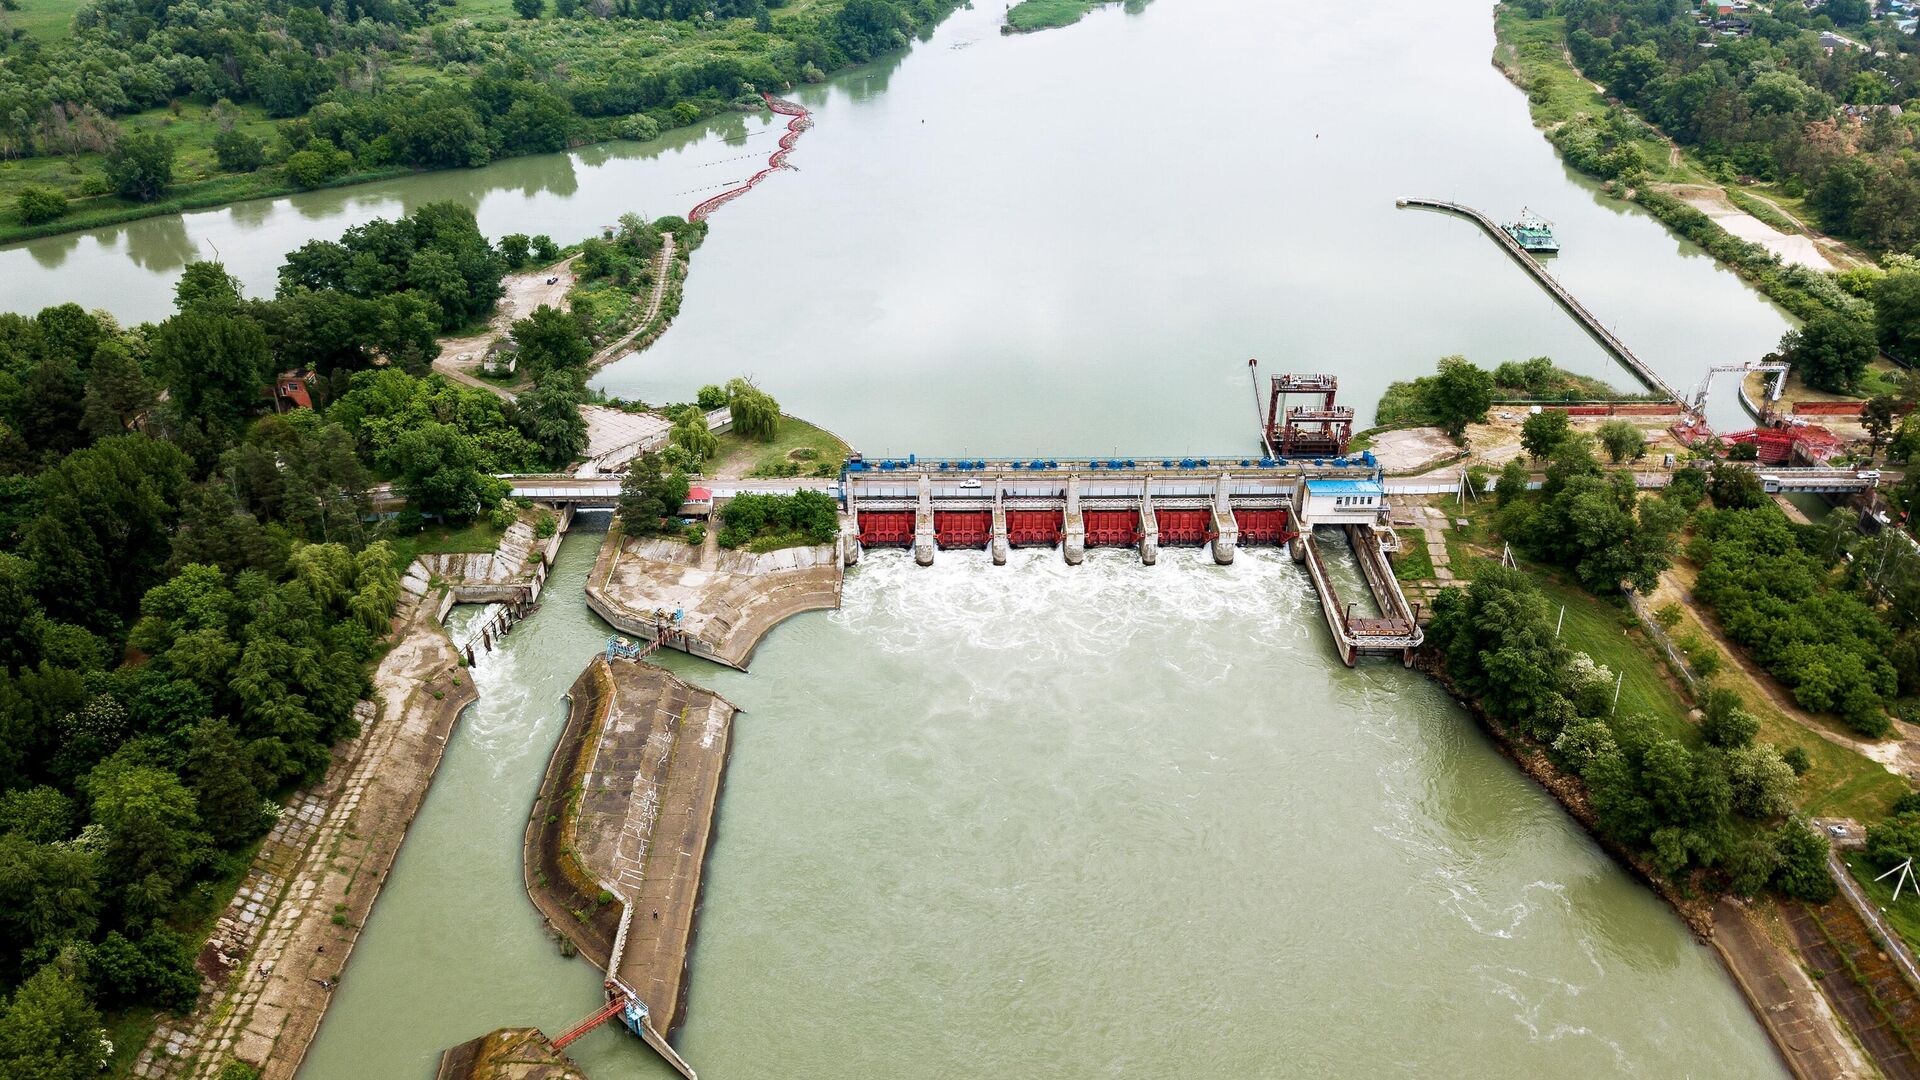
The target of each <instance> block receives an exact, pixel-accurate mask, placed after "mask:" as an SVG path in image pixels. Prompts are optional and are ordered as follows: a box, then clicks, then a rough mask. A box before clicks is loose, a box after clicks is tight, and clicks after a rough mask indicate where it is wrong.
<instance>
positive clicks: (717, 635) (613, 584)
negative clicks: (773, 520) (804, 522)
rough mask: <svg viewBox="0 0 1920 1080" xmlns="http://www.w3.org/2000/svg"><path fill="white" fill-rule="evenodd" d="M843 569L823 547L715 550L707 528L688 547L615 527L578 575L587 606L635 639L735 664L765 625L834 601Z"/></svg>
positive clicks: (748, 653)
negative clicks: (585, 572)
mask: <svg viewBox="0 0 1920 1080" xmlns="http://www.w3.org/2000/svg"><path fill="white" fill-rule="evenodd" d="M843 574H844V570H843V568H842V566H841V561H840V559H839V557H838V555H837V554H836V551H835V548H834V546H833V545H831V544H827V545H820V546H818V547H798V548H786V549H783V550H780V551H773V552H768V553H766V554H764V555H754V554H750V553H747V552H737V551H723V550H721V549H720V548H719V546H718V545H717V544H716V543H715V538H714V534H713V533H712V532H709V533H708V534H707V539H706V543H705V544H703V545H701V546H699V547H695V546H693V545H690V544H686V543H682V542H681V541H679V540H678V539H673V538H667V539H657V538H628V537H627V536H625V535H624V534H623V533H622V532H621V530H620V529H619V528H618V527H615V528H612V529H609V530H607V538H606V540H605V542H604V543H602V545H601V548H600V557H599V559H598V560H597V561H596V562H595V563H594V566H593V575H592V576H591V577H589V578H588V579H587V589H586V593H587V606H589V607H591V608H592V609H593V610H594V611H595V612H596V613H598V614H599V615H600V617H601V618H603V619H605V620H607V621H608V622H609V623H612V624H613V625H614V626H615V627H616V628H618V629H619V630H621V631H623V632H624V633H627V634H631V635H633V636H635V637H638V638H640V639H641V640H643V641H652V640H654V639H655V638H657V637H663V636H664V637H665V639H666V640H665V642H664V644H665V645H666V646H667V647H668V648H673V649H679V650H680V651H682V652H686V653H690V654H692V655H694V656H698V657H702V658H704V659H707V660H712V661H714V662H715V663H719V664H725V665H727V666H728V667H734V668H741V669H744V668H745V667H746V666H747V661H748V660H750V659H752V657H753V650H754V649H755V648H756V647H758V646H759V644H760V641H761V639H762V638H764V637H766V636H767V633H768V632H769V631H771V630H772V629H773V628H774V627H776V626H778V625H780V624H781V623H783V622H785V621H786V620H788V619H790V618H792V617H793V616H795V615H798V614H800V613H802V612H806V611H820V610H829V609H833V608H837V607H839V606H840V585H841V579H842V577H843ZM676 612H679V613H680V616H681V617H680V619H679V620H678V621H677V622H676V621H675V619H674V614H675V613H676ZM668 631H671V632H670V633H669V632H668Z"/></svg>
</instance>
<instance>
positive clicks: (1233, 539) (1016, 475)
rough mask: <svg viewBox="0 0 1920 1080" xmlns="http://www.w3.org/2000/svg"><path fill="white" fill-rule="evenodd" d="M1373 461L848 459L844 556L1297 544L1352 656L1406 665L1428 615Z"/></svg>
mask: <svg viewBox="0 0 1920 1080" xmlns="http://www.w3.org/2000/svg"><path fill="white" fill-rule="evenodd" d="M1381 481H1382V478H1381V473H1380V470H1379V469H1378V467H1377V466H1376V465H1375V464H1374V463H1373V460H1372V457H1371V455H1364V456H1362V457H1357V458H1335V459H1333V460H1331V461H1328V460H1326V459H1319V460H1315V461H1311V462H1289V461H1287V460H1286V459H1284V458H1260V459H1257V460H1256V459H1252V458H1244V459H1231V460H1229V459H1215V458H1180V459H1173V458H1154V459H1139V458H1119V457H1114V458H1090V459H1082V460H1073V461H1058V460H1030V461H1021V460H1014V459H996V460H987V459H965V460H959V459H953V458H945V459H928V460H924V461H923V460H921V459H919V458H917V457H912V458H908V459H906V460H904V461H899V460H886V461H879V462H869V461H862V460H855V461H852V462H849V463H848V466H847V469H846V471H845V472H843V473H842V475H841V497H842V500H843V508H844V511H845V516H844V517H843V519H842V526H841V528H842V534H841V552H842V557H843V559H844V560H845V562H846V563H847V565H852V564H854V563H855V562H858V561H859V558H860V554H861V552H862V551H863V550H864V549H866V548H869V547H898V548H911V549H912V550H913V554H914V559H915V561H917V562H918V563H919V564H920V565H922V566H930V565H932V563H933V561H934V558H935V556H936V553H937V552H939V551H940V550H941V549H949V550H952V549H984V550H986V551H988V552H989V553H990V554H991V557H992V559H993V562H994V564H995V565H1003V564H1005V562H1006V560H1007V551H1008V549H1010V548H1015V547H1056V546H1057V547H1058V548H1059V549H1060V551H1061V553H1062V556H1063V557H1064V558H1065V559H1066V561H1067V562H1068V564H1070V565H1078V564H1079V563H1080V562H1081V561H1083V560H1084V559H1085V558H1086V553H1087V549H1089V548H1101V547H1110V548H1132V549H1134V550H1136V551H1138V552H1139V554H1140V559H1141V561H1142V562H1144V563H1146V564H1148V565H1152V564H1153V563H1155V562H1156V561H1157V560H1158V559H1159V553H1160V549H1161V548H1162V547H1169V546H1188V547H1206V548H1208V549H1209V550H1210V551H1211V552H1212V555H1213V559H1214V561H1215V562H1217V563H1220V564H1222V565H1225V564H1227V563H1231V562H1232V561H1233V558H1234V553H1235V552H1236V551H1237V550H1238V549H1239V548H1240V547H1241V546H1243V545H1249V544H1251V545H1267V546H1278V545H1285V546H1286V547H1287V549H1288V552H1289V554H1291V555H1292V556H1293V558H1294V560H1295V561H1296V562H1300V563H1303V564H1305V566H1306V567H1307V570H1308V575H1309V577H1310V578H1311V579H1312V581H1313V585H1314V589H1315V591H1316V592H1317V593H1318V594H1319V596H1320V602H1321V607H1322V610H1323V611H1324V612H1325V613H1326V618H1327V626H1328V629H1329V630H1331V631H1332V632H1333V636H1334V640H1335V643H1336V645H1337V646H1338V648H1339V651H1340V655H1341V659H1342V660H1344V661H1345V662H1346V663H1347V664H1349V665H1352V664H1353V663H1354V662H1355V661H1356V660H1357V659H1358V658H1359V657H1360V656H1363V655H1389V656H1398V657H1400V658H1401V660H1402V661H1403V662H1410V661H1411V659H1412V655H1413V650H1414V649H1416V648H1418V647H1419V645H1420V642H1421V640H1422V633H1421V630H1420V626H1419V619H1418V612H1417V611H1415V610H1414V609H1413V608H1412V607H1411V606H1410V605H1409V604H1408V602H1407V599H1406V597H1405V596H1404V595H1403V594H1402V593H1401V591H1400V586H1399V584H1398V582H1396V581H1395V580H1394V577H1393V572H1392V569H1391V567H1390V566H1389V564H1388V559H1387V553H1388V551H1390V550H1391V549H1392V547H1391V545H1393V544H1394V542H1395V541H1394V539H1393V537H1394V534H1393V532H1392V530H1391V529H1390V528H1387V521H1388V505H1387V499H1388V496H1387V492H1386V490H1385V488H1384V486H1383V484H1382V482H1381ZM1316 526H1333V527H1335V528H1337V529H1340V530H1344V532H1345V533H1346V537H1347V540H1348V542H1349V543H1351V545H1352V547H1353V551H1354V557H1355V562H1356V564H1357V566H1358V568H1359V571H1360V574H1361V576H1362V578H1363V580H1364V581H1365V583H1366V586H1367V592H1368V594H1369V596H1368V599H1370V600H1371V602H1372V604H1371V606H1372V608H1373V614H1365V613H1361V614H1356V613H1355V610H1354V609H1355V608H1356V607H1357V606H1358V605H1359V603H1360V601H1359V599H1358V598H1348V599H1343V598H1342V597H1341V595H1340V593H1339V591H1338V588H1337V586H1336V584H1335V583H1334V581H1333V579H1332V578H1331V577H1330V576H1329V575H1328V573H1327V571H1326V567H1325V565H1324V561H1323V559H1322V555H1321V552H1320V551H1319V548H1318V545H1317V543H1316V540H1315V537H1314V530H1315V527H1316Z"/></svg>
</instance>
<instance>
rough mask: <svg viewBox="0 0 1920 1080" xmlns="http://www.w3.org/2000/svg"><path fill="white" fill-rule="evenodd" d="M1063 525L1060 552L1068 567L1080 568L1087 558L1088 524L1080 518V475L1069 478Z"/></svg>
mask: <svg viewBox="0 0 1920 1080" xmlns="http://www.w3.org/2000/svg"><path fill="white" fill-rule="evenodd" d="M1064 513H1065V515H1066V516H1065V520H1064V521H1063V523H1062V525H1061V536H1060V551H1061V553H1062V554H1064V555H1065V556H1066V559H1067V565H1068V566H1079V565H1080V564H1081V563H1083V562H1085V561H1086V558H1087V524H1086V521H1085V519H1083V518H1082V517H1081V516H1080V474H1078V473H1071V474H1069V475H1068V476H1067V505H1066V508H1065V511H1064Z"/></svg>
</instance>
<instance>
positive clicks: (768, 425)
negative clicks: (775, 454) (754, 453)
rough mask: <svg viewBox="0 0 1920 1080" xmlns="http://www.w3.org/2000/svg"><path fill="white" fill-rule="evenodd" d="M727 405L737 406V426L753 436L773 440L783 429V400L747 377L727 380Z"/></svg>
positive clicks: (734, 407)
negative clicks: (778, 400)
mask: <svg viewBox="0 0 1920 1080" xmlns="http://www.w3.org/2000/svg"><path fill="white" fill-rule="evenodd" d="M727 407H728V408H729V409H731V410H733V430H735V431H737V432H739V433H740V434H742V435H744V436H746V437H747V438H749V439H759V440H761V441H762V442H772V441H773V437H774V435H775V433H776V432H778V431H779V429H780V403H779V402H777V401H775V400H774V399H773V395H772V394H769V393H767V392H766V391H765V390H762V389H760V388H759V387H757V386H755V385H753V383H752V382H750V381H748V380H746V379H741V378H735V379H730V380H728V381H727Z"/></svg>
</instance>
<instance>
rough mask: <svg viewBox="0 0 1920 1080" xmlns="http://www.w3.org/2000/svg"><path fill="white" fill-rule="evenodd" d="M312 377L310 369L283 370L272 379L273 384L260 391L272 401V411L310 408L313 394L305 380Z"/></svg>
mask: <svg viewBox="0 0 1920 1080" xmlns="http://www.w3.org/2000/svg"><path fill="white" fill-rule="evenodd" d="M312 378H313V372H311V371H302V370H294V371H283V372H281V373H280V374H279V376H278V377H277V378H275V379H274V381H273V385H272V386H269V387H267V388H266V389H265V390H263V391H262V393H263V394H264V395H265V396H266V397H268V398H270V399H271V400H272V401H273V411H274V412H277V413H283V412H286V411H287V410H289V409H311V408H313V394H312V392H311V391H309V390H308V389H307V382H308V381H309V380H310V379H312Z"/></svg>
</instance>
